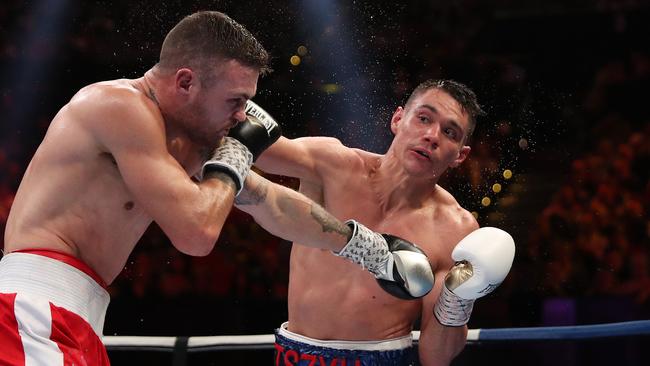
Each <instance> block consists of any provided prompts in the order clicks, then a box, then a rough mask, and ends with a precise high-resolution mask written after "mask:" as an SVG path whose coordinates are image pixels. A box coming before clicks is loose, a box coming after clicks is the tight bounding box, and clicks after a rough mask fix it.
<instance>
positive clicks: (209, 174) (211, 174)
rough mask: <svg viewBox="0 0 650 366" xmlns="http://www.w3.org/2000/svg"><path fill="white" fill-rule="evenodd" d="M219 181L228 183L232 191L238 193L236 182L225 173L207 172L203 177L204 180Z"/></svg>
mask: <svg viewBox="0 0 650 366" xmlns="http://www.w3.org/2000/svg"><path fill="white" fill-rule="evenodd" d="M213 178H214V179H219V180H220V181H222V182H224V183H226V184H227V185H229V186H231V187H232V189H233V190H234V191H235V192H236V191H237V185H236V184H235V181H234V180H233V179H232V177H231V176H230V175H228V174H226V173H224V172H220V171H218V170H208V171H206V172H205V174H204V175H203V180H206V179H213Z"/></svg>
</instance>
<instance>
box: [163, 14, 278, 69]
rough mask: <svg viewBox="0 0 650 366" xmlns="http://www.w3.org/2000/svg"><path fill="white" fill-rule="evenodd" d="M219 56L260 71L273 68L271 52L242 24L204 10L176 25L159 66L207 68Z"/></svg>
mask: <svg viewBox="0 0 650 366" xmlns="http://www.w3.org/2000/svg"><path fill="white" fill-rule="evenodd" d="M215 58H222V59H224V60H231V59H232V60H237V61H239V62H241V63H242V64H244V65H246V66H249V67H253V68H256V69H258V70H259V72H260V74H262V75H264V74H266V73H268V72H270V71H271V69H270V68H269V65H268V63H269V54H268V52H266V50H265V49H264V47H262V45H261V44H260V43H259V42H258V41H257V39H255V37H254V36H253V35H252V34H251V33H250V32H249V31H248V30H247V29H246V28H244V26H242V25H241V24H239V23H237V22H236V21H234V20H233V19H232V18H230V17H229V16H227V15H226V14H224V13H221V12H218V11H200V12H196V13H194V14H191V15H188V16H186V17H185V18H183V19H182V20H181V21H180V22H178V24H176V26H174V28H172V30H171V31H169V33H167V36H166V37H165V40H164V41H163V44H162V47H161V49H160V61H159V62H158V65H157V66H158V67H160V68H163V69H177V68H180V67H195V68H198V69H199V70H201V69H204V68H205V67H206V66H207V65H206V64H205V63H206V61H212V60H214V59H215Z"/></svg>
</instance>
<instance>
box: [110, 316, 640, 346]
mask: <svg viewBox="0 0 650 366" xmlns="http://www.w3.org/2000/svg"><path fill="white" fill-rule="evenodd" d="M638 335H650V320H637V321H628V322H621V323H608V324H594V325H576V326H561V327H527V328H486V329H470V330H469V333H468V335H467V342H468V343H470V344H472V343H476V342H483V341H485V342H491V341H544V340H579V339H593V338H610V337H631V336H638ZM177 338H178V337H130V336H104V337H103V340H104V343H105V345H106V348H107V349H108V350H109V351H126V350H129V351H136V350H139V351H173V350H174V349H175V344H176V341H177ZM419 339H420V332H419V331H414V332H413V343H414V344H417V342H418V341H419ZM273 343H274V336H273V334H261V335H248V336H244V335H239V336H201V337H189V338H187V345H186V346H185V347H186V350H187V352H204V351H220V350H236V349H249V350H255V349H258V350H262V349H272V348H273Z"/></svg>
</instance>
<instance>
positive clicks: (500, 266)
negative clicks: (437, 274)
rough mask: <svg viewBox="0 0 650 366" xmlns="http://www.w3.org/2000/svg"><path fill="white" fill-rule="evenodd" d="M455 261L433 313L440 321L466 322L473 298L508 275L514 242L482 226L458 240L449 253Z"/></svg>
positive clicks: (491, 289) (498, 283)
mask: <svg viewBox="0 0 650 366" xmlns="http://www.w3.org/2000/svg"><path fill="white" fill-rule="evenodd" d="M451 257H452V259H453V260H454V261H455V262H456V264H455V265H454V266H453V267H452V268H451V270H449V272H448V273H447V276H446V277H445V284H444V286H443V289H442V292H441V293H440V297H439V298H438V302H437V303H436V306H435V308H434V314H435V316H436V318H437V319H438V321H439V322H440V324H442V325H446V326H462V325H465V324H467V322H468V321H469V317H470V315H471V313H472V307H473V305H474V300H475V299H478V298H479V297H483V296H485V295H487V294H489V293H490V292H492V291H493V290H494V289H495V288H497V286H499V285H500V284H501V282H503V280H504V279H505V278H506V276H507V275H508V272H509V271H510V267H512V261H513V260H514V257H515V242H514V240H513V239H512V236H510V234H508V233H507V232H505V231H503V230H501V229H497V228H494V227H483V228H480V229H478V230H475V231H473V232H472V233H470V234H469V235H467V236H466V237H465V238H463V240H461V241H460V242H459V243H458V244H457V245H456V247H455V248H454V250H453V252H452V253H451Z"/></svg>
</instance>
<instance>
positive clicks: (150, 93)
mask: <svg viewBox="0 0 650 366" xmlns="http://www.w3.org/2000/svg"><path fill="white" fill-rule="evenodd" d="M149 98H151V100H153V101H154V102H155V103H156V104H157V105H159V106H160V103H158V98H156V92H154V91H153V89H151V88H149Z"/></svg>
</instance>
